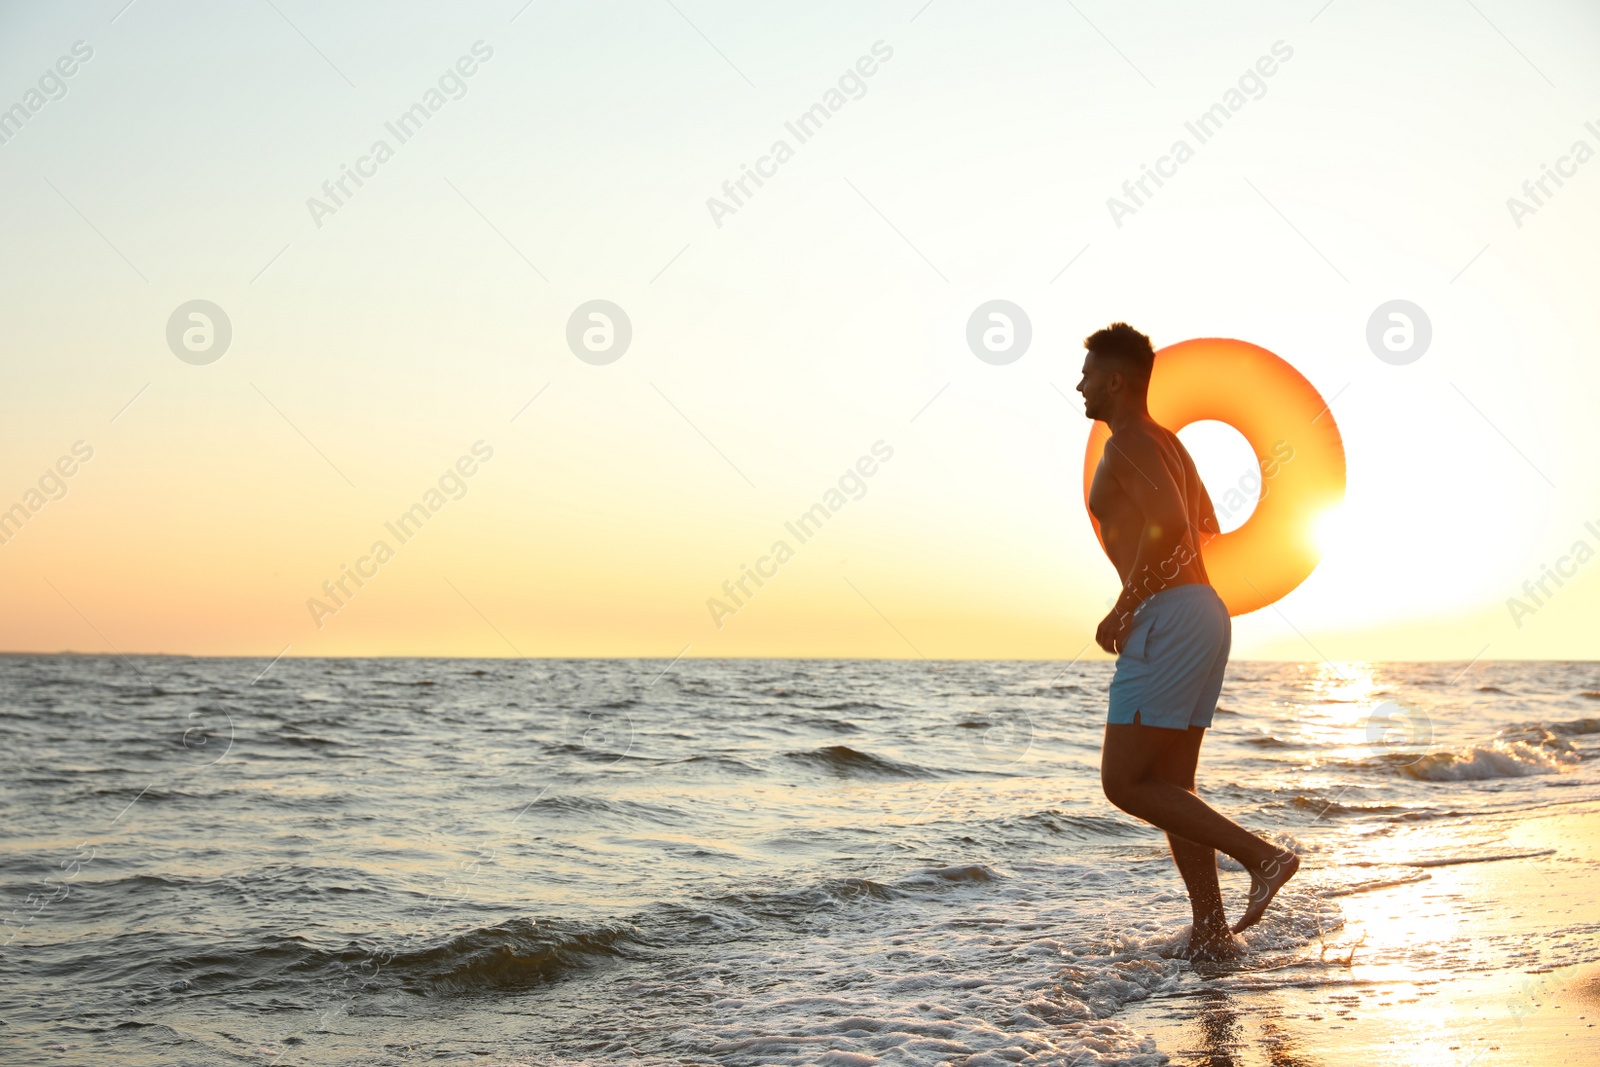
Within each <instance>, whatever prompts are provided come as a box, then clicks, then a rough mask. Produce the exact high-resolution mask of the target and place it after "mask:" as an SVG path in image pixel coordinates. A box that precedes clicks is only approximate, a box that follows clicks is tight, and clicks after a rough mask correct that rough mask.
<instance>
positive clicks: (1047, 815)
mask: <svg viewBox="0 0 1600 1067" xmlns="http://www.w3.org/2000/svg"><path fill="white" fill-rule="evenodd" d="M1108 806H1109V805H1108ZM998 825H999V826H1000V827H1002V828H1003V827H1007V826H1023V827H1027V828H1029V829H1034V828H1037V829H1040V830H1043V831H1045V832H1046V833H1048V834H1051V835H1053V836H1054V835H1059V836H1062V837H1069V838H1073V839H1076V840H1080V841H1084V840H1095V839H1106V838H1115V839H1122V838H1126V837H1130V836H1143V834H1144V833H1145V829H1144V826H1143V824H1140V823H1134V822H1128V821H1126V820H1123V819H1118V818H1114V817H1112V816H1109V815H1076V814H1070V813H1068V812H1064V811H1058V810H1057V809H1055V808H1050V809H1048V810H1046V811H1036V812H1033V813H1031V814H1028V815H1022V816H1019V817H1016V818H1010V819H1004V820H1001V821H1000V823H999V824H998Z"/></svg>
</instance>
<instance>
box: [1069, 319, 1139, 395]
mask: <svg viewBox="0 0 1600 1067" xmlns="http://www.w3.org/2000/svg"><path fill="white" fill-rule="evenodd" d="M1083 347H1084V348H1086V349H1088V350H1089V351H1090V352H1093V353H1094V354H1095V355H1097V356H1105V357H1106V358H1107V359H1114V360H1116V361H1117V362H1118V363H1120V364H1122V366H1123V367H1124V368H1125V369H1126V370H1127V371H1128V372H1129V374H1128V376H1129V377H1130V378H1131V379H1132V380H1133V381H1134V382H1135V383H1136V384H1137V385H1139V386H1140V387H1141V388H1147V387H1148V386H1149V385H1150V371H1151V368H1152V367H1154V366H1155V359H1156V353H1155V349H1153V348H1151V347H1150V338H1148V337H1146V336H1145V335H1144V334H1142V333H1140V332H1139V331H1138V330H1135V329H1134V328H1133V327H1132V326H1129V325H1128V324H1127V323H1125V322H1113V323H1112V324H1111V325H1110V326H1107V327H1106V328H1105V329H1103V330H1096V331H1095V332H1094V333H1091V334H1090V335H1089V336H1088V337H1085V338H1084V339H1083Z"/></svg>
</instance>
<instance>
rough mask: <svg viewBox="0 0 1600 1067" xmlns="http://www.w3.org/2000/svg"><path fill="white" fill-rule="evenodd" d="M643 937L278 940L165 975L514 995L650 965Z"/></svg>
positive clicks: (170, 962) (296, 987)
mask: <svg viewBox="0 0 1600 1067" xmlns="http://www.w3.org/2000/svg"><path fill="white" fill-rule="evenodd" d="M638 933H639V932H638V929H637V928H636V927H635V926H633V924H631V923H626V922H576V921H570V920H562V919H548V920H547V919H526V918H517V919H510V920H507V921H506V922H503V923H500V924H499V925H496V926H490V927H483V928H479V929H473V930H468V931H465V932H462V933H457V934H454V935H450V936H447V937H444V938H442V939H439V940H437V941H435V942H434V943H432V944H423V945H418V946H415V947H406V946H405V945H404V943H402V944H401V945H395V944H384V943H383V942H381V941H373V942H370V943H366V942H356V941H352V942H350V943H349V944H347V945H345V946H343V947H340V948H332V947H323V946H318V945H315V944H313V943H311V942H309V941H307V940H306V939H305V938H301V937H297V936H281V935H279V936H273V937H269V938H266V939H264V940H262V941H260V942H257V943H255V944H253V945H246V946H243V947H240V946H236V945H232V944H230V945H228V946H220V945H219V946H215V947H212V948H206V949H201V950H200V951H190V952H187V953H184V954H179V955H174V956H170V957H168V958H166V959H165V960H163V961H162V966H161V970H162V971H163V972H164V977H163V978H162V981H163V982H165V981H168V980H171V979H177V980H183V981H187V982H189V984H190V985H192V986H197V987H198V986H200V985H202V984H204V985H205V986H206V987H210V988H217V987H219V986H220V987H227V986H242V987H245V988H253V989H256V990H264V991H278V992H291V993H293V992H299V993H306V992H311V993H313V994H314V995H320V996H341V997H343V996H352V995H355V994H358V993H363V992H377V991H400V992H406V993H413V994H418V995H424V996H427V995H434V994H438V993H466V992H483V991H499V990H516V989H525V988H528V987H531V986H536V985H541V984H544V983H547V982H550V981H553V980H555V979H558V978H561V977H564V976H566V975H569V974H573V973H576V972H580V971H586V970H590V969H593V968H594V967H596V966H597V965H600V964H602V963H604V962H606V961H608V960H624V959H634V958H639V957H641V956H644V955H646V954H647V953H648V952H649V947H648V946H647V945H645V944H644V943H643V942H642V941H640V940H639V937H638Z"/></svg>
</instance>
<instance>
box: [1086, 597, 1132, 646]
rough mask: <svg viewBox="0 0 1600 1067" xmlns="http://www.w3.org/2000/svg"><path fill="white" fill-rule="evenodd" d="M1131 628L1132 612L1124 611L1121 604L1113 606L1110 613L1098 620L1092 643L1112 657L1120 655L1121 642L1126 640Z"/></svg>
mask: <svg viewBox="0 0 1600 1067" xmlns="http://www.w3.org/2000/svg"><path fill="white" fill-rule="evenodd" d="M1132 626H1133V612H1131V611H1124V610H1123V608H1122V605H1121V604H1116V605H1113V606H1112V608H1111V612H1110V613H1109V614H1108V615H1106V617H1105V618H1103V619H1101V620H1100V626H1099V628H1098V629H1096V630H1095V632H1094V643H1095V644H1097V645H1099V646H1100V647H1101V648H1103V649H1105V650H1106V651H1107V652H1110V653H1111V654H1113V655H1121V654H1122V642H1123V641H1125V640H1127V637H1128V630H1129V629H1131V628H1132Z"/></svg>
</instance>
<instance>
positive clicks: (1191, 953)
mask: <svg viewBox="0 0 1600 1067" xmlns="http://www.w3.org/2000/svg"><path fill="white" fill-rule="evenodd" d="M1245 952H1246V949H1245V945H1244V942H1242V941H1240V940H1239V939H1238V938H1237V937H1235V936H1233V934H1231V933H1229V932H1228V930H1227V928H1226V927H1217V928H1216V929H1203V930H1199V931H1196V930H1195V929H1194V928H1193V927H1190V930H1189V943H1188V945H1187V946H1185V948H1184V949H1183V951H1182V952H1181V953H1180V955H1181V956H1182V957H1183V958H1184V959H1186V960H1208V961H1217V960H1233V959H1238V958H1239V957H1240V956H1243V955H1244V954H1245Z"/></svg>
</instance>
